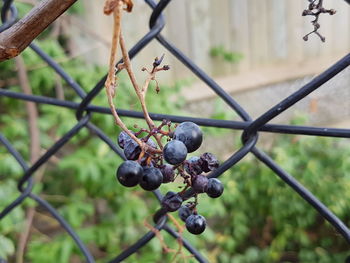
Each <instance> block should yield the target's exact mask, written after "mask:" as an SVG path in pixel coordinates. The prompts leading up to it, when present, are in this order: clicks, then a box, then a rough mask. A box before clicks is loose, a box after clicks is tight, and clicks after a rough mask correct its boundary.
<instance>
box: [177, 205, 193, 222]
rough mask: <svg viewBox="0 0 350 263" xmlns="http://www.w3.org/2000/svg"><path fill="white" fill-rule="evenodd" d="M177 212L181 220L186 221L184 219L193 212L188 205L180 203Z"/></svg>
mask: <svg viewBox="0 0 350 263" xmlns="http://www.w3.org/2000/svg"><path fill="white" fill-rule="evenodd" d="M178 213H179V217H180V218H181V220H182V221H184V222H186V219H187V218H188V217H189V216H190V215H192V214H193V211H192V210H191V209H190V208H189V207H188V206H186V205H182V206H181V207H180V209H179V212H178Z"/></svg>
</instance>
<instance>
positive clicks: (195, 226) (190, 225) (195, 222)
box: [186, 215, 207, 235]
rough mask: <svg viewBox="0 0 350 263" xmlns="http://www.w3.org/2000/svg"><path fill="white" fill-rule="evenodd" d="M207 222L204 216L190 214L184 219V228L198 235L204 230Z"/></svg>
mask: <svg viewBox="0 0 350 263" xmlns="http://www.w3.org/2000/svg"><path fill="white" fill-rule="evenodd" d="M206 225H207V223H206V221H205V218H204V216H201V215H190V216H189V217H187V219H186V228H187V230H188V232H190V233H192V234H194V235H199V234H201V233H203V231H204V230H205V227H206Z"/></svg>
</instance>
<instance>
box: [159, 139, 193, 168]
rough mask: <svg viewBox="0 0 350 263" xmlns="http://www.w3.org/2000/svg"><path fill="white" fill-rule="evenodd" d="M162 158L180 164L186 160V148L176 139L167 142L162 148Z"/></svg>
mask: <svg viewBox="0 0 350 263" xmlns="http://www.w3.org/2000/svg"><path fill="white" fill-rule="evenodd" d="M163 155H164V159H165V160H166V161H167V162H168V163H170V164H180V163H182V162H183V161H184V160H186V156H187V148H186V146H185V144H184V143H183V142H181V141H178V140H172V141H170V142H168V143H167V144H166V145H165V146H164V149H163Z"/></svg>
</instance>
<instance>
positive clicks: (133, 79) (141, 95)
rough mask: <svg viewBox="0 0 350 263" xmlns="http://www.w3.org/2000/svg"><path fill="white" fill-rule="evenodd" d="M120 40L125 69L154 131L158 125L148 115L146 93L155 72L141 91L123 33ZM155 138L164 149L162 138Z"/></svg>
mask: <svg viewBox="0 0 350 263" xmlns="http://www.w3.org/2000/svg"><path fill="white" fill-rule="evenodd" d="M119 39H120V48H121V50H122V54H123V62H124V64H123V65H124V68H125V69H126V71H127V72H128V75H129V78H130V81H131V83H132V86H133V87H134V90H135V92H136V95H137V97H138V98H139V101H140V104H141V108H142V112H143V115H144V118H145V120H146V122H147V124H148V127H149V129H150V131H152V130H153V129H154V128H155V127H156V125H155V124H154V122H153V120H152V119H151V117H150V116H149V113H148V110H147V106H146V93H147V89H148V86H149V83H150V81H151V80H152V79H154V77H155V72H152V73H150V75H149V76H148V77H147V79H146V81H145V83H144V85H143V87H142V90H140V88H139V86H138V84H137V81H136V77H135V74H134V71H133V69H132V65H131V62H130V57H129V54H128V50H127V48H126V45H125V41H124V37H123V34H122V33H120V38H119ZM153 136H154V138H155V139H156V141H157V143H158V145H159V147H160V148H161V149H163V144H162V142H161V137H160V136H159V135H158V134H155V135H153Z"/></svg>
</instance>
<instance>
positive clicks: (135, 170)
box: [117, 161, 143, 187]
mask: <svg viewBox="0 0 350 263" xmlns="http://www.w3.org/2000/svg"><path fill="white" fill-rule="evenodd" d="M142 172H143V169H142V167H141V165H139V164H138V163H137V162H135V161H125V162H123V163H122V164H121V165H120V166H119V167H118V170H117V179H118V181H119V182H120V183H121V184H122V185H124V186H127V187H133V186H135V185H137V184H138V183H139V180H140V178H141V177H142Z"/></svg>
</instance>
